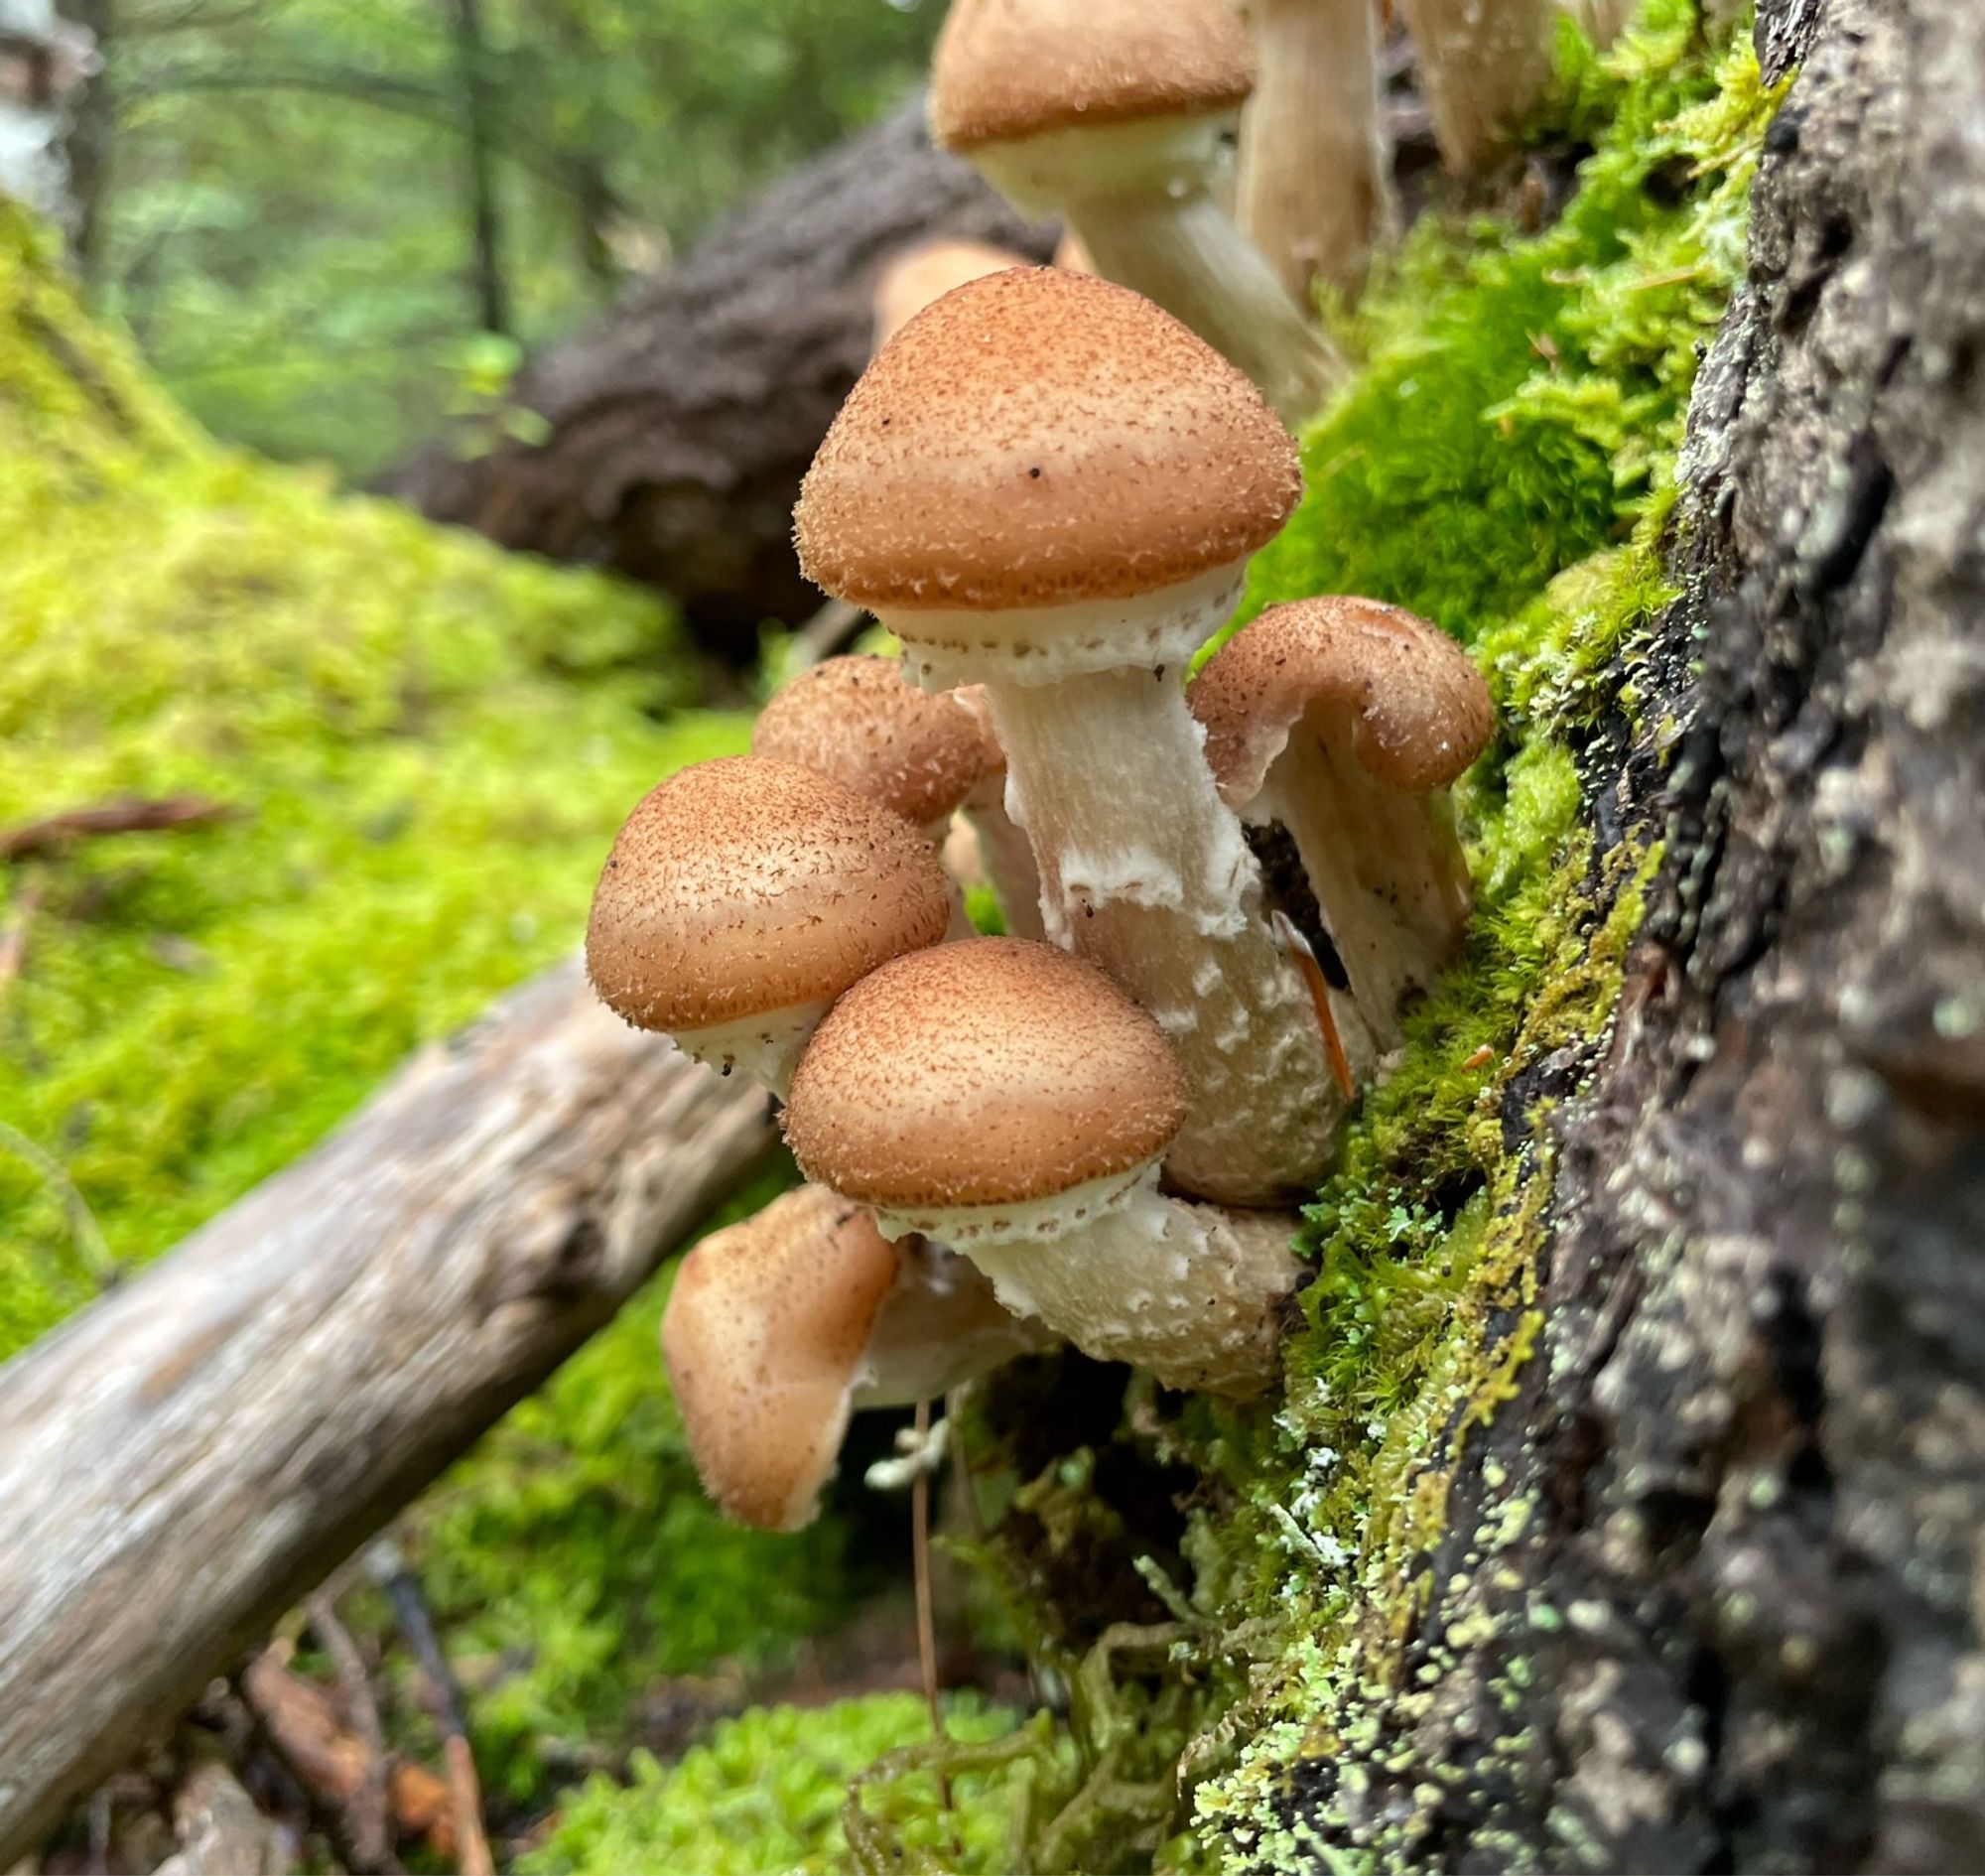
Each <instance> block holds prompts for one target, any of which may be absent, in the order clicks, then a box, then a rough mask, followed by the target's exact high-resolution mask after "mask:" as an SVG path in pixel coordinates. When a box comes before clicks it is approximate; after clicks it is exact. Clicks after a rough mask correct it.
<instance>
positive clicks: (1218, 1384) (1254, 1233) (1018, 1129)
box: [786, 938, 1298, 1395]
mask: <svg viewBox="0 0 1985 1876" xmlns="http://www.w3.org/2000/svg"><path fill="white" fill-rule="evenodd" d="M1185 1106H1186V1099H1185V1084H1184V1079H1183V1077H1182V1076H1181V1074H1180V1072H1179V1069H1178V1065H1177V1062H1176V1060H1175V1059H1174V1057H1173V1055H1172V1052H1171V1049H1170V1047H1169V1046H1168V1044H1167V1043H1166V1041H1165V1038H1164V1036H1163V1034H1162V1033H1161V1032H1160V1031H1159V1029H1158V1028H1157V1026H1156V1025H1155V1024H1154V1023H1153V1022H1152V1021H1151V1020H1150V1018H1149V1017H1148V1016H1146V1015H1145V1014H1144V1013H1143V1011H1141V1010H1140V1009H1138V1007H1137V1006H1136V1005H1134V1004H1133V1003H1131V1002H1130V1000H1129V999H1128V998H1127V997H1125V995H1124V993H1123V992H1122V991H1120V990H1119V989H1118V988H1117V987H1116V985H1114V984H1113V983H1111V981H1110V980H1109V979H1108V978H1107V977H1105V976H1104V975H1103V973H1102V972H1100V971H1098V970H1096V969H1095V968H1094V967H1093V966H1091V965H1087V964H1085V963H1083V962H1082V961H1081V960H1080V959H1077V958H1072V957H1070V956H1069V955H1068V954H1067V953H1066V952H1063V951H1058V950H1055V949H1053V948H1052V947H1050V946H1047V945H1038V944H1029V943H1026V942H1024V941H1022V940H1018V939H1005V938H980V939H971V940H968V941H967V942H965V943H963V944H956V945H945V946H942V947H940V948H939V949H937V950H933V951H927V952H923V953H920V954H918V955H917V956H915V957H906V958H900V959H898V960H896V962H895V963H893V964H890V965H885V966H884V967H883V968H882V969H881V970H879V971H877V972H875V973H874V974H873V975H872V976H871V977H868V978H865V979H863V980H862V982H861V983H860V984H858V985H857V986H856V987H855V988H854V989H853V990H852V991H850V992H849V993H848V994H847V995H846V996H844V997H843V998H842V999H841V1001H840V1002H839V1003H838V1004H837V1005H835V1007H834V1009H833V1010H832V1011H831V1012H830V1013H829V1015H828V1017H827V1019H826V1020H825V1021H824V1022H823V1023H822V1024H821V1026H820V1028H819V1030H818V1031H817V1032H816V1033H815V1035H814V1038H813V1040H812V1041H811V1043H809V1045H808V1047H807V1050H806V1053H805V1054H804V1055H803V1056H802V1058H801V1060H800V1065H799V1069H798V1071H797V1073H796V1074H795V1075H794V1078H793V1089H792V1099H791V1102H790V1105H789V1106H788V1108H787V1112H786V1134H787V1139H788V1140H789V1142H790V1143H791V1145H792V1148H793V1152H794V1154H795V1156H796V1157H797V1158H798V1159H799V1162H800V1164H801V1165H802V1167H804V1168H805V1170H806V1172H807V1175H808V1176H809V1177H810V1178H812V1179H815V1180H818V1181H819V1182H820V1183H822V1184H825V1185H829V1186H832V1187H833V1188H834V1189H835V1190H836V1191H838V1192H840V1193H842V1194H843V1195H844V1196H846V1197H849V1198H860V1200H862V1201H863V1202H864V1203H866V1204H868V1205H870V1206H872V1207H873V1208H874V1211H875V1214H876V1218H877V1221H878V1223H879V1224H880V1226H881V1228H882V1230H883V1231H884V1232H885V1233H887V1234H890V1235H900V1234H902V1233H905V1232H918V1233H924V1234H927V1235H928V1236H930V1237H933V1238H937V1239H940V1240H942V1241H943V1242H944V1243H946V1244H949V1245H951V1246H953V1247H954V1248H955V1249H956V1250H958V1251H959V1252H960V1253H961V1254H963V1255H964V1256H966V1257H968V1258H970V1259H971V1260H972V1261H973V1263H975V1264H976V1265H978V1266H979V1268H980V1269H981V1270H982V1271H984V1272H985V1273H987V1275H989V1276H990V1277H991V1278H992V1282H993V1284H994V1285H995V1287H996V1289H997V1291H998V1295H999V1300H1000V1301H1001V1302H1002V1303H1004V1304H1005V1306H1006V1307H1007V1308H1008V1309H1010V1310H1012V1311H1014V1312H1015V1313H1018V1314H1022V1315H1030V1316H1037V1317H1038V1318H1039V1319H1040V1321H1041V1322H1042V1323H1043V1324H1045V1325H1046V1327H1047V1328H1049V1329H1051V1330H1052V1331H1054V1332H1055V1333H1056V1334H1059V1335H1065V1336H1067V1337H1068V1339H1069V1340H1070V1341H1072V1342H1074V1343H1075V1344H1076V1345H1077V1347H1079V1348H1082V1349H1084V1350H1086V1351H1087V1352H1088V1353H1090V1354H1092V1355H1095V1356H1098V1357H1100V1358H1102V1359H1104V1360H1115V1361H1127V1362H1134V1363H1136V1364H1137V1365H1138V1366H1140V1367H1143V1368H1148V1369H1149V1370H1150V1371H1151V1373H1152V1374H1154V1375H1155V1376H1157V1378H1158V1379H1159V1380H1160V1381H1162V1382H1164V1383H1165V1384H1166V1385H1167V1386H1169V1387H1175V1388H1203V1389H1208V1390H1211V1391H1213V1392H1215V1393H1225V1394H1243V1395H1245V1394H1250V1393H1253V1392H1255V1391H1257V1390H1258V1389H1259V1388H1261V1387H1262V1386H1264V1385H1265V1384H1266V1383H1267V1381H1268V1380H1269V1379H1270V1377H1271V1375H1272V1373H1273V1369H1274V1360H1275V1349H1276V1343H1277V1325H1276V1312H1277V1309H1278V1306H1279V1304H1280V1301H1281V1299H1282V1297H1283V1296H1284V1295H1286V1294H1287V1293H1288V1291H1289V1289H1290V1288H1291V1287H1292V1286H1293V1285H1294V1283H1295V1281H1296V1278H1297V1275H1298V1268H1297V1266H1296V1264H1295V1261H1294V1259H1293V1258H1292V1257H1291V1256H1290V1254H1289V1249H1288V1246H1289V1240H1290V1237H1291V1235H1292V1230H1293V1221H1291V1220H1290V1219H1288V1218H1276V1217H1272V1216H1269V1215H1266V1214H1260V1213H1230V1212H1226V1211H1223V1210H1222V1209H1220V1208H1219V1207H1217V1206H1210V1205H1192V1204H1188V1203H1186V1202H1184V1201H1182V1200H1178V1199H1170V1198H1165V1197H1162V1196H1160V1194H1159V1192H1158V1189H1157V1176H1158V1166H1159V1162H1160V1160H1161V1159H1162V1157H1163V1155H1164V1153H1165V1150H1166V1148H1167V1147H1168V1145H1169V1144H1170V1143H1171V1141H1172V1139H1173V1138H1174V1137H1175V1136H1176V1134H1177V1131H1178V1127H1179V1124H1180V1123H1181V1121H1183V1119H1184V1118H1185Z"/></svg>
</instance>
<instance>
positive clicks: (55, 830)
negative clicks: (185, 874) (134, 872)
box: [0, 795, 241, 865]
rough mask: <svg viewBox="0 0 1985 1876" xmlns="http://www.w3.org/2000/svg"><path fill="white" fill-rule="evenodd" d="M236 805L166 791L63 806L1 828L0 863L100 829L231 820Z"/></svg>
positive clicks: (126, 830)
mask: <svg viewBox="0 0 1985 1876" xmlns="http://www.w3.org/2000/svg"><path fill="white" fill-rule="evenodd" d="M240 813H241V810H240V809H239V808H235V807H230V806H229V805H228V804H227V803H226V802H224V801H210V800H208V799H207V797H206V796H204V795H169V796H166V797H164V798H162V799H159V800H148V799H144V798H141V797H137V796H133V797H132V798H130V799H128V800H125V801H106V802H104V803H103V804H102V805H101V806H100V807H94V808H68V809H66V810H65V811H64V812H63V813H61V814H51V815H48V816H46V817H44V818H43V819H42V820H39V821H30V822H28V823H27V824H26V825H25V826H22V827H17V828H9V829H7V830H5V831H4V832H0V865H5V864H7V863H10V862H14V861H21V860H33V859H36V858H38V857H39V856H41V855H43V854H51V853H55V852H57V851H58V850H60V849H61V848H64V847H69V846H72V845H73V844H74V843H75V842H77V841H83V840H90V839H93V838H95V837H97V836H99V835H103V834H163V833H169V832H171V831H172V830H173V829H175V828H183V827H211V826H212V825H213V824H214V823H215V822H218V821H232V820H235V819H236V818H238V817H239V815H240Z"/></svg>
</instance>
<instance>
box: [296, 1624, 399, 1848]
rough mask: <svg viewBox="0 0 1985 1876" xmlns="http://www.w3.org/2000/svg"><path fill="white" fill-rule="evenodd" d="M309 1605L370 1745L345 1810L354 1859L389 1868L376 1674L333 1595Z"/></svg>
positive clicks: (384, 1766)
mask: <svg viewBox="0 0 1985 1876" xmlns="http://www.w3.org/2000/svg"><path fill="white" fill-rule="evenodd" d="M309 1608H310V1622H311V1627H312V1628H313V1629H314V1630H315V1631H316V1633H317V1638H318V1640H319V1641H320V1642H322V1643H323V1644H324V1649H325V1653H326V1654H328V1655H329V1656H330V1657H331V1662H332V1663H333V1665H334V1666H335V1667H336V1669H337V1684H338V1689H339V1691H340V1692H341V1693H342V1694H343V1696H344V1704H345V1707H346V1709H347V1711H348V1712H349V1713H350V1715H351V1719H352V1723H353V1724H354V1725H355V1726H356V1727H357V1729H358V1736H359V1738H360V1740H361V1741H362V1742H363V1744H364V1746H365V1766H364V1776H363V1777H362V1778H361V1779H360V1780H359V1783H358V1789H357V1790H356V1791H354V1792H353V1793H352V1795H351V1803H350V1804H349V1805H348V1806H346V1807H345V1813H344V1814H345V1821H346V1828H347V1830H348V1833H349V1835H350V1838H351V1852H352V1860H353V1861H354V1862H355V1863H356V1864H357V1865H358V1866H359V1867H360V1868H361V1869H365V1870H386V1869H390V1868H392V1867H394V1864H393V1839H392V1815H391V1810H390V1808H389V1805H388V1798H387V1787H388V1771H387V1767H388V1760H387V1756H386V1729H385V1727H384V1726H383V1725H382V1724H381V1723H380V1719H379V1703H378V1701H377V1700H375V1699H374V1698H373V1697H372V1680H371V1676H370V1675H368V1674H367V1673H366V1669H365V1661H364V1658H363V1657H362V1656H361V1655H360V1654H359V1652H358V1644H357V1643H356V1642H354V1641H353V1640H352V1639H351V1632H350V1631H349V1630H348V1629H347V1628H346V1627H345V1626H344V1624H343V1623H342V1622H340V1621H339V1620H338V1619H337V1610H336V1608H335V1606H334V1605H333V1604H332V1602H331V1597H330V1595H329V1594H327V1593H325V1592H323V1591H320V1592H319V1593H318V1594H317V1595H315V1596H313V1597H312V1598H311V1599H310V1604H309Z"/></svg>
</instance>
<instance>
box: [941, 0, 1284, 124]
mask: <svg viewBox="0 0 1985 1876" xmlns="http://www.w3.org/2000/svg"><path fill="white" fill-rule="evenodd" d="M1254 87H1255V55H1254V50H1253V48H1252V46H1251V45H1250V43H1249V40H1248V34H1247V30H1246V28H1245V27H1243V25H1242V24H1241V21H1240V19H1239V17H1238V16H1237V15H1236V14H1235V12H1234V10H1233V8H1232V7H1231V6H1230V5H1229V4H1228V0H1164V4H1163V5H1159V4H1157V3H1156V0H954V4H953V6H952V9H951V13H950V16H949V17H948V18H947V19H946V21H945V23H944V31H943V32H942V33H940V34H939V35H938V41H937V49H936V51H935V53H934V54H933V55H932V58H931V98H930V119H931V133H932V135H933V136H935V137H936V139H937V141H938V142H939V143H941V144H943V145H944V146H945V147H946V148H947V149H951V150H969V149H972V148H974V147H976V146H977V145H980V144H986V143H1000V142H1006V141H1009V140H1012V139H1015V138H1019V137H1030V136H1034V135H1036V134H1037V133H1039V132H1041V131H1044V130H1060V129H1065V128H1067V127H1069V126H1071V125H1077V124H1112V123H1116V124H1121V123H1130V122H1134V121H1137V120H1139V119H1145V118H1152V117H1184V116H1191V115H1198V114H1201V113H1205V112H1210V111H1221V110H1234V109H1237V108H1238V107H1239V106H1240V105H1241V104H1242V103H1243V102H1244V101H1245V100H1246V98H1247V96H1248V93H1249V92H1250V91H1252V90H1253V89H1254Z"/></svg>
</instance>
